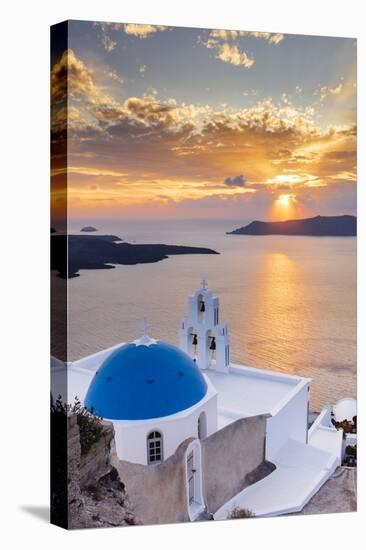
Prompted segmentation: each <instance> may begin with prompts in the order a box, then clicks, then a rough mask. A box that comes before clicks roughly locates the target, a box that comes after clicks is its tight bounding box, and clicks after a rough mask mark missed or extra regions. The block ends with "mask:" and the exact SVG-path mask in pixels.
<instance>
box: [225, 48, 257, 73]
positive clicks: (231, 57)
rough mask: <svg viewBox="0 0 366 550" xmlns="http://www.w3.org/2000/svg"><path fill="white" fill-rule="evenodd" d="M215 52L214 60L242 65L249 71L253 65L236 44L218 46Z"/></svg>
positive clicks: (251, 60) (252, 61)
mask: <svg viewBox="0 0 366 550" xmlns="http://www.w3.org/2000/svg"><path fill="white" fill-rule="evenodd" d="M217 50H218V51H217V55H216V58H217V59H221V61H225V62H226V63H231V64H232V65H243V66H244V67H245V68H246V69H250V67H252V66H253V64H254V59H252V58H250V57H249V56H248V55H247V54H246V53H245V52H241V51H240V50H239V48H238V46H237V45H236V44H235V45H234V44H227V43H224V44H220V45H219V46H218V47H217Z"/></svg>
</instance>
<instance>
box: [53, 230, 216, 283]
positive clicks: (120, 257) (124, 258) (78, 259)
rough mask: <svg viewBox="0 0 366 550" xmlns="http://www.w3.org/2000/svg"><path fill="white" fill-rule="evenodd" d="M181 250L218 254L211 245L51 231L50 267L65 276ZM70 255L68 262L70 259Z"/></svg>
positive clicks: (162, 257)
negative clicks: (137, 241)
mask: <svg viewBox="0 0 366 550" xmlns="http://www.w3.org/2000/svg"><path fill="white" fill-rule="evenodd" d="M179 254H219V252H216V251H215V250H212V249H211V248H201V247H195V246H178V245H170V244H130V243H126V242H122V239H120V237H117V236H116V235H65V234H63V235H61V234H60V235H59V234H57V233H56V234H53V235H51V270H56V271H57V273H58V276H59V277H62V278H64V279H66V278H68V279H70V278H73V277H78V276H79V273H78V272H79V270H80V269H113V268H114V267H115V265H117V264H121V265H135V264H145V263H154V262H160V261H161V260H165V259H166V258H168V257H169V256H172V255H179ZM66 259H68V262H67V260H66Z"/></svg>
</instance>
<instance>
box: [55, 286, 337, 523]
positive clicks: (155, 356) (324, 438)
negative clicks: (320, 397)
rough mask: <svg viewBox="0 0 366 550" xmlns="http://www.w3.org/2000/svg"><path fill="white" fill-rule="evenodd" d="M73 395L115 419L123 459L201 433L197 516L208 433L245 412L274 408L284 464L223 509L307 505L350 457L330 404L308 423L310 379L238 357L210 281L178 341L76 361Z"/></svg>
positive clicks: (193, 499)
mask: <svg viewBox="0 0 366 550" xmlns="http://www.w3.org/2000/svg"><path fill="white" fill-rule="evenodd" d="M65 368H67V371H68V373H67V374H68V376H67V384H68V388H67V394H68V396H69V401H72V400H73V399H74V397H75V396H76V395H77V396H78V397H79V399H80V400H81V402H82V403H83V404H85V406H86V407H87V408H89V409H90V410H93V411H94V412H95V413H96V414H98V415H100V416H102V417H103V418H104V419H106V420H110V421H112V422H113V425H114V429H115V444H116V453H117V456H118V458H119V459H121V460H124V461H128V462H131V463H135V464H140V465H151V466H153V465H156V464H159V463H162V462H164V461H166V460H167V459H168V458H169V457H171V456H172V455H173V454H174V453H175V452H176V450H177V448H178V447H179V445H180V444H181V443H182V442H184V441H185V440H187V439H188V438H193V442H192V443H191V444H190V446H189V449H188V451H189V452H188V451H187V453H186V460H187V464H186V472H187V480H186V483H187V495H188V497H187V506H188V507H189V518H190V519H195V517H197V515H198V514H199V513H200V512H202V509H203V508H204V506H205V503H204V498H203V490H202V486H203V479H204V476H203V472H202V471H201V470H202V460H201V443H200V442H201V440H204V439H205V438H207V437H209V436H210V435H212V434H214V433H216V432H217V431H219V430H221V429H223V428H225V427H226V426H228V425H230V424H232V423H233V422H235V421H236V420H239V419H242V418H248V417H254V416H256V415H263V414H265V415H268V419H267V427H266V438H265V456H266V459H267V460H268V461H271V462H272V463H273V464H274V465H275V466H276V468H275V470H274V471H273V472H272V473H271V474H270V475H268V476H267V477H265V478H264V479H262V480H261V481H259V482H258V483H254V484H253V485H251V486H250V487H247V488H245V489H243V490H242V491H239V492H238V494H236V495H235V496H234V497H233V498H231V499H230V500H229V501H228V502H225V503H224V505H223V506H221V507H220V509H218V510H217V511H216V513H215V519H223V518H225V517H227V515H228V513H229V512H230V510H232V508H234V507H236V506H239V507H243V508H247V509H250V510H252V511H253V512H254V513H255V514H256V515H262V516H266V515H278V514H283V513H289V512H292V511H299V510H301V509H302V507H303V506H304V505H305V504H306V503H307V502H308V500H309V499H310V498H311V497H312V496H313V495H314V494H315V493H316V492H317V491H318V489H319V488H320V487H321V485H322V484H323V483H324V482H325V481H326V480H327V479H328V478H329V477H330V476H331V475H332V473H333V472H334V470H335V468H336V467H337V466H338V465H339V464H340V462H341V454H342V432H341V431H337V430H336V429H335V428H334V427H333V426H332V424H331V421H330V416H329V415H328V416H327V415H326V414H325V413H324V411H323V412H322V414H321V415H320V416H319V419H317V421H316V422H315V423H314V425H313V426H312V428H311V430H310V431H308V406H309V390H310V384H311V380H310V379H308V378H303V377H299V376H293V375H288V374H283V373H276V372H271V371H267V370H260V369H257V368H250V367H247V366H243V365H238V364H234V363H233V362H232V361H231V360H230V337H229V329H228V326H227V325H226V324H223V323H221V322H220V305H219V299H218V297H217V296H215V295H214V294H213V293H212V292H211V290H209V289H208V287H207V283H206V282H205V281H203V282H202V284H201V287H200V288H199V289H198V290H196V291H195V292H194V293H193V294H192V295H191V296H190V297H189V298H188V315H187V317H186V318H184V319H183V320H182V322H181V326H180V328H179V347H176V346H174V345H172V344H169V343H167V342H163V341H160V340H154V339H153V338H152V337H150V336H149V335H148V334H147V328H146V326H145V331H144V334H143V336H142V337H141V338H140V339H138V340H135V341H134V342H131V343H122V344H118V345H117V346H114V347H112V348H108V349H106V350H103V351H101V352H99V353H95V354H93V355H91V356H89V357H85V358H83V359H81V360H78V361H75V362H73V363H70V364H68V365H67V367H65V366H62V365H55V366H54V368H53V376H52V381H53V394H54V395H58V394H59V393H60V391H59V390H60V388H59V387H58V374H57V373H59V374H60V375H61V372H62V370H63V369H65Z"/></svg>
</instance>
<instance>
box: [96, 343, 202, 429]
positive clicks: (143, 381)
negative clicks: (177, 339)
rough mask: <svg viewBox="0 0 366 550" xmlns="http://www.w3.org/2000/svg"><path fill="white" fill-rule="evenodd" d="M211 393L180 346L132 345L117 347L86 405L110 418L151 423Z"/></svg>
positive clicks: (189, 405) (98, 376) (97, 378)
mask: <svg viewBox="0 0 366 550" xmlns="http://www.w3.org/2000/svg"><path fill="white" fill-rule="evenodd" d="M154 342H155V341H154ZM206 391H207V384H206V381H205V379H204V377H203V375H202V373H201V371H200V370H199V368H198V367H197V365H196V364H195V362H194V361H193V360H192V359H191V358H190V357H189V356H188V355H187V354H186V353H184V352H183V351H181V350H180V349H179V348H177V347H175V346H172V345H171V344H167V343H165V342H162V341H156V342H155V343H152V344H150V345H141V344H137V345H136V344H135V343H131V344H124V345H123V346H121V347H120V348H118V349H116V350H115V351H114V352H113V353H112V354H111V355H110V356H109V357H107V359H106V360H105V361H104V363H103V364H102V366H101V367H100V368H99V370H98V371H97V372H96V373H95V375H94V378H93V380H92V382H91V384H90V386H89V390H88V393H87V395H86V398H85V406H86V407H87V408H88V409H89V410H91V409H93V411H94V412H95V413H96V414H98V415H99V416H101V417H103V418H106V419H111V420H144V419H145V420H147V419H149V418H159V417H162V416H168V415H170V414H174V413H177V412H179V411H183V410H184V409H188V408H189V407H192V406H193V405H195V404H196V403H198V402H199V401H200V400H201V399H202V398H203V397H204V396H205V395H206Z"/></svg>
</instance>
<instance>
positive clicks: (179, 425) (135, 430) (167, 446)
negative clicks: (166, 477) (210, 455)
mask: <svg viewBox="0 0 366 550" xmlns="http://www.w3.org/2000/svg"><path fill="white" fill-rule="evenodd" d="M203 411H204V412H205V413H206V419H207V435H210V434H212V433H213V432H215V431H216V430H217V394H216V393H215V392H208V394H207V396H206V397H205V398H204V399H203V400H202V401H200V403H198V404H197V405H195V406H194V407H191V408H190V409H187V411H184V412H183V413H178V414H175V415H171V416H168V417H164V418H153V419H151V420H128V421H121V420H117V421H116V420H112V422H113V425H114V428H115V442H116V451H117V455H118V457H119V458H120V459H122V460H127V461H129V462H135V463H137V464H147V436H148V434H149V433H150V432H151V431H153V430H157V431H159V432H161V433H162V436H163V453H164V454H163V458H164V460H166V459H167V458H168V457H169V456H171V455H172V454H174V453H175V451H176V449H177V447H178V446H179V445H180V444H181V443H182V441H184V440H185V439H187V438H189V437H198V417H199V415H200V414H201V413H202V412H203Z"/></svg>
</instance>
